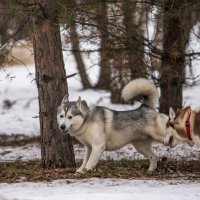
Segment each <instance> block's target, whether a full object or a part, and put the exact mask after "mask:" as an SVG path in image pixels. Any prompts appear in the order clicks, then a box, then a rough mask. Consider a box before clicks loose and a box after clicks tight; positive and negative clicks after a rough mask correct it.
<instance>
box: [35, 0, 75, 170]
mask: <svg viewBox="0 0 200 200" xmlns="http://www.w3.org/2000/svg"><path fill="white" fill-rule="evenodd" d="M44 2H45V1H43V0H40V2H39V3H40V6H41V5H43V7H40V8H39V9H38V10H37V16H36V17H35V18H33V25H34V26H33V27H34V33H33V47H34V58H35V65H36V82H37V87H38V95H39V109H40V110H39V117H40V131H41V153H42V166H43V167H44V168H57V167H75V159H74V151H73V145H72V139H71V137H70V136H69V135H62V134H61V133H60V131H59V129H58V125H57V120H56V113H57V107H58V105H59V104H60V103H61V101H62V98H63V96H64V95H66V93H68V90H67V84H66V78H65V77H66V73H65V69H64V63H63V57H62V49H61V39H60V30H59V24H58V22H57V17H56V12H54V11H53V9H52V8H51V9H49V8H47V5H44Z"/></svg>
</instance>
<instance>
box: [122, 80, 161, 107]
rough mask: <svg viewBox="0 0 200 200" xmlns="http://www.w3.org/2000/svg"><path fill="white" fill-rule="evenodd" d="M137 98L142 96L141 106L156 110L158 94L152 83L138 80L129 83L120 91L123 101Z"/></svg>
mask: <svg viewBox="0 0 200 200" xmlns="http://www.w3.org/2000/svg"><path fill="white" fill-rule="evenodd" d="M137 96H143V97H144V100H143V104H145V105H147V106H149V107H150V108H152V109H155V108H156V104H157V100H158V92H157V89H156V87H155V85H154V84H153V83H151V82H150V81H149V80H147V79H144V78H139V79H135V80H132V81H131V82H129V83H128V84H127V85H126V86H125V87H124V88H123V90H122V98H123V99H124V100H125V101H128V100H130V99H133V98H135V97H137Z"/></svg>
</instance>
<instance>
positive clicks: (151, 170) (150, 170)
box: [148, 160, 157, 172]
mask: <svg viewBox="0 0 200 200" xmlns="http://www.w3.org/2000/svg"><path fill="white" fill-rule="evenodd" d="M155 169H157V160H154V161H150V166H149V169H148V171H149V172H153V171H154V170H155Z"/></svg>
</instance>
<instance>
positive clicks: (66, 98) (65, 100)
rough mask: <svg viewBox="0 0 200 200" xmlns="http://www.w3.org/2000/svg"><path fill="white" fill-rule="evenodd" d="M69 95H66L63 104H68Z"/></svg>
mask: <svg viewBox="0 0 200 200" xmlns="http://www.w3.org/2000/svg"><path fill="white" fill-rule="evenodd" d="M68 96H69V95H68V94H66V95H65V96H64V97H63V100H62V103H61V104H66V103H67V102H68V101H69V99H68Z"/></svg>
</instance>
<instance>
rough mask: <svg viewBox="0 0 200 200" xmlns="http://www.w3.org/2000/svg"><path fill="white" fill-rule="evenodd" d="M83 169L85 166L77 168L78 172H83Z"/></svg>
mask: <svg viewBox="0 0 200 200" xmlns="http://www.w3.org/2000/svg"><path fill="white" fill-rule="evenodd" d="M83 170H84V168H81V167H80V168H78V169H77V170H76V173H82V172H83Z"/></svg>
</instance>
